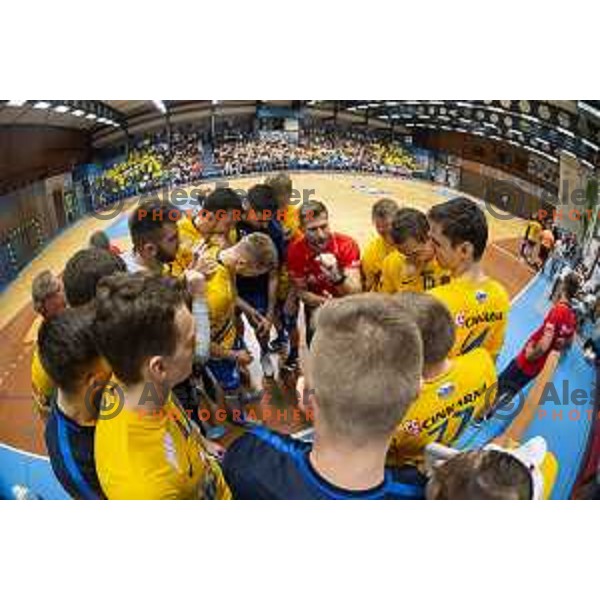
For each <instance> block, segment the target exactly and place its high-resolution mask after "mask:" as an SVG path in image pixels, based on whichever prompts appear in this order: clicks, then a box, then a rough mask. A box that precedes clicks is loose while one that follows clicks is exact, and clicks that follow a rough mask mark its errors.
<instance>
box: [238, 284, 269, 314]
mask: <svg viewBox="0 0 600 600" xmlns="http://www.w3.org/2000/svg"><path fill="white" fill-rule="evenodd" d="M240 298H241V299H242V300H243V301H244V302H247V303H248V304H249V305H250V306H251V307H252V308H254V309H255V310H257V311H258V312H259V313H260V314H261V315H262V316H263V317H264V316H265V315H266V314H267V309H268V307H269V296H268V294H265V293H264V292H263V291H262V290H253V291H252V292H248V291H246V290H244V291H243V292H242V293H240Z"/></svg>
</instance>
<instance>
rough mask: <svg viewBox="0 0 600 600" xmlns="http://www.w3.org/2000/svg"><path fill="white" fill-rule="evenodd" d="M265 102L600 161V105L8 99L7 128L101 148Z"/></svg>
mask: <svg viewBox="0 0 600 600" xmlns="http://www.w3.org/2000/svg"><path fill="white" fill-rule="evenodd" d="M259 104H267V105H270V104H277V105H288V106H290V107H295V108H298V107H304V108H305V110H306V111H307V112H308V114H313V115H315V116H320V117H322V118H325V119H327V118H329V119H331V118H338V119H339V120H340V121H347V122H353V123H354V124H358V125H360V124H363V125H374V126H378V127H389V128H391V129H395V130H396V131H402V132H405V133H411V132H417V131H427V130H438V131H456V132H459V133H466V134H471V135H475V136H482V137H486V138H488V139H496V140H499V141H503V142H507V143H510V144H513V145H515V146H520V147H522V148H524V149H526V150H528V151H530V152H536V153H538V154H540V155H543V156H545V157H546V158H548V159H550V160H557V157H558V156H559V155H560V153H561V152H565V151H566V152H567V153H571V154H573V155H575V156H576V157H578V158H579V159H581V160H583V161H585V162H587V163H589V164H590V165H598V164H599V163H600V101H598V100H583V101H577V100H566V101H554V100H549V101H544V100H308V101H268V100H265V101H255V100H247V101H243V100H241V101H212V100H185V101H181V100H103V101H99V100H2V101H0V126H3V125H44V126H54V127H62V128H71V129H79V130H85V131H87V132H89V133H90V134H91V135H92V139H93V143H94V145H95V146H96V145H97V146H101V145H109V144H111V143H113V142H115V141H118V140H119V139H123V137H124V136H125V135H127V134H133V135H135V134H139V133H143V132H144V131H145V130H150V129H152V128H156V127H161V126H164V124H165V123H166V122H167V121H169V122H171V123H172V124H177V123H186V122H194V121H198V120H199V119H201V118H202V117H206V116H209V115H211V114H217V115H227V114H236V113H240V114H241V113H244V112H245V113H248V114H251V113H252V111H254V110H255V108H256V106H257V105H259Z"/></svg>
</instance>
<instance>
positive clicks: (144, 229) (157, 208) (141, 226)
mask: <svg viewBox="0 0 600 600" xmlns="http://www.w3.org/2000/svg"><path fill="white" fill-rule="evenodd" d="M179 213H180V211H178V210H177V209H175V208H173V207H172V206H170V205H167V204H165V203H163V202H158V201H156V200H151V201H149V202H144V203H142V204H140V205H139V206H138V207H137V208H136V209H134V211H133V212H132V213H131V215H130V217H129V233H130V235H131V241H132V242H133V247H134V249H136V250H137V249H139V248H140V247H141V246H142V245H143V244H144V243H146V242H154V243H157V242H158V241H159V238H158V236H159V235H160V231H161V229H162V228H163V226H164V225H168V224H171V225H175V224H176V219H172V218H171V217H173V216H174V215H176V214H179Z"/></svg>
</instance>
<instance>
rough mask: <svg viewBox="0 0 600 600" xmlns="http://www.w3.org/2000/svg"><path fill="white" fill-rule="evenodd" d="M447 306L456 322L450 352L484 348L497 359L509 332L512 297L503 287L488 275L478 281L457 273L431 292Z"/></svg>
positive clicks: (456, 353) (451, 354)
mask: <svg viewBox="0 0 600 600" xmlns="http://www.w3.org/2000/svg"><path fill="white" fill-rule="evenodd" d="M429 293H430V294H432V295H433V296H435V297H436V298H437V299H438V300H441V301H442V302H443V303H444V304H445V305H446V306H447V307H448V310H449V311H450V313H451V314H452V318H453V320H454V324H455V326H456V341H455V343H454V346H453V348H452V350H451V351H450V356H451V357H452V356H459V355H460V354H465V353H466V352H469V351H471V350H473V349H475V348H485V349H486V350H487V351H488V352H489V353H490V354H491V356H492V358H493V359H494V360H495V359H496V357H497V356H498V354H499V353H500V350H501V348H502V344H503V343H504V336H505V334H506V327H507V324H508V313H509V310H510V299H509V296H508V293H507V292H506V290H505V289H504V287H503V286H502V285H501V284H500V283H498V282H497V281H496V280H494V279H491V278H490V277H487V278H486V279H485V280H483V281H480V282H475V281H473V280H471V279H469V278H467V277H458V278H456V279H454V280H452V281H451V282H450V283H448V284H446V285H442V286H439V287H437V288H434V289H433V290H431V291H430V292H429Z"/></svg>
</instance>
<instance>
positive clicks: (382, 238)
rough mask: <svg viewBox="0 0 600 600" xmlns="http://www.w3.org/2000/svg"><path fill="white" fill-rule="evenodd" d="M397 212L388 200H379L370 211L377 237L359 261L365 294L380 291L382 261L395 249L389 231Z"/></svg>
mask: <svg viewBox="0 0 600 600" xmlns="http://www.w3.org/2000/svg"><path fill="white" fill-rule="evenodd" d="M397 211H398V205H397V204H396V201H395V200H391V199H389V198H381V200H378V201H377V202H375V204H373V208H372V209H371V222H372V223H373V226H374V227H375V230H376V231H377V235H376V237H374V238H373V239H371V241H370V242H369V243H368V244H367V246H366V247H365V249H364V251H363V252H362V257H361V261H360V268H361V271H362V275H363V289H364V290H365V291H366V292H377V291H379V289H380V286H381V277H382V270H383V261H384V260H385V258H386V257H387V256H389V254H391V253H392V252H393V251H394V249H395V246H394V240H393V239H392V236H391V230H392V220H393V218H394V215H395V214H396V212H397Z"/></svg>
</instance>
